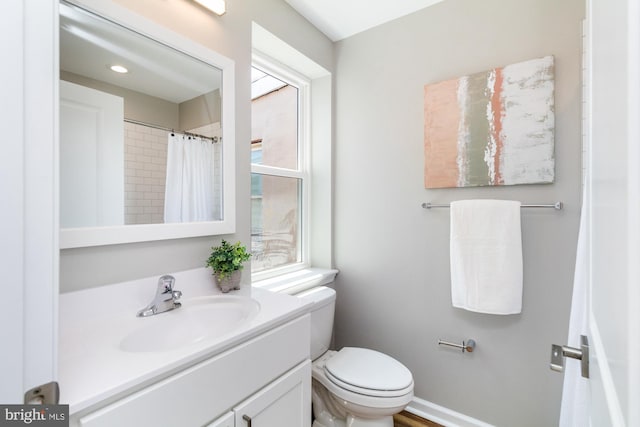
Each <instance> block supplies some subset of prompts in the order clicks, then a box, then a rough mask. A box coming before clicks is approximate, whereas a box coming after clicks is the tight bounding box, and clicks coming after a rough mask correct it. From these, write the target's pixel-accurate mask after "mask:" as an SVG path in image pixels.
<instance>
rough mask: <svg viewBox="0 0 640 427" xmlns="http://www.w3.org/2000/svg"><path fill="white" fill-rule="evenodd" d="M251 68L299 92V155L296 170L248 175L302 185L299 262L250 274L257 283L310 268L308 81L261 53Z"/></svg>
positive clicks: (263, 169)
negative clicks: (274, 177)
mask: <svg viewBox="0 0 640 427" xmlns="http://www.w3.org/2000/svg"><path fill="white" fill-rule="evenodd" d="M251 59H252V60H251V66H252V67H253V68H257V69H259V70H260V71H263V72H265V73H267V74H270V75H272V76H273V77H276V78H278V79H280V80H282V81H283V82H285V83H287V84H289V85H291V86H294V87H296V88H297V89H298V147H297V148H298V155H297V169H295V170H294V169H288V168H281V167H275V166H267V165H260V164H254V163H251V173H252V174H254V173H256V174H260V175H263V176H277V177H284V178H294V179H299V180H300V182H301V193H302V194H301V196H300V200H299V203H300V206H299V209H300V214H299V230H298V236H297V237H298V247H297V252H298V253H297V256H298V259H299V260H300V261H298V262H296V263H292V264H286V265H283V266H279V267H274V268H270V269H268V270H263V271H259V272H253V271H252V272H251V281H252V282H257V281H261V280H265V279H269V278H273V277H276V276H281V275H284V274H287V273H292V272H295V271H299V270H303V269H305V268H309V267H310V265H311V263H310V251H309V246H310V245H309V235H310V229H311V222H310V219H311V216H310V212H311V208H310V201H311V194H310V191H311V173H310V171H311V161H310V156H309V154H310V152H311V80H310V79H308V78H307V77H305V76H303V75H302V74H300V73H298V72H296V71H295V70H293V69H291V68H290V67H287V66H286V65H284V64H282V63H280V62H278V61H277V60H275V59H273V58H271V57H269V56H268V55H265V54H263V53H261V52H257V51H255V50H254V51H253V52H252V57H251Z"/></svg>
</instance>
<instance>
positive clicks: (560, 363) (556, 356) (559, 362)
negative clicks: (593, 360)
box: [550, 335, 589, 378]
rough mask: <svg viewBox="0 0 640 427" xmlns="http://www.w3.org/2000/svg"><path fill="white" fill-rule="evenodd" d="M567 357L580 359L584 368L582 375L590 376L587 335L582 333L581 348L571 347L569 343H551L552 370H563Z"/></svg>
mask: <svg viewBox="0 0 640 427" xmlns="http://www.w3.org/2000/svg"><path fill="white" fill-rule="evenodd" d="M565 357H571V358H572V359H577V360H579V361H580V366H581V368H582V369H581V371H582V376H583V377H584V378H589V340H588V339H587V337H586V336H585V335H580V348H575V347H569V346H567V345H557V344H552V345H551V364H550V367H551V369H552V370H554V371H557V372H563V371H564V358H565Z"/></svg>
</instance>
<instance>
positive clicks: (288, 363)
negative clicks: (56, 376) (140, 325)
mask: <svg viewBox="0 0 640 427" xmlns="http://www.w3.org/2000/svg"><path fill="white" fill-rule="evenodd" d="M309 328H310V326H309V314H305V315H303V316H300V317H297V318H295V319H293V320H290V321H289V322H287V323H285V324H283V325H281V326H278V327H274V328H272V329H269V330H267V331H265V332H263V333H261V334H259V335H257V336H254V337H253V338H251V339H248V340H246V341H244V342H240V343H238V344H237V345H235V346H233V347H231V348H229V349H227V350H225V351H222V352H220V353H217V354H215V355H212V356H211V357H210V358H208V359H205V360H203V361H200V362H199V363H196V364H195V365H191V366H189V367H185V368H184V369H182V370H179V369H178V370H174V371H173V373H172V374H170V375H169V376H167V377H165V378H163V379H159V380H157V381H155V382H152V383H151V384H148V385H146V386H142V387H137V388H135V389H132V390H130V391H129V392H123V393H120V394H118V395H117V396H114V397H113V398H110V399H107V400H106V401H102V402H98V403H97V404H95V405H92V406H91V407H90V408H87V409H85V410H82V411H80V412H79V413H75V414H74V413H73V411H71V412H72V413H71V422H70V426H72V427H76V426H82V427H112V426H119V427H128V426H132V427H134V426H135V427H144V426H153V427H164V426H167V427H173V426H176V427H190V426H193V427H199V426H208V427H249V426H251V427H309V426H310V424H311V362H310V360H309V342H310V341H309V339H310V338H309V334H310V331H309ZM247 417H250V420H251V423H249V421H248V419H247Z"/></svg>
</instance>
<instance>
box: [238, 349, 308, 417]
mask: <svg viewBox="0 0 640 427" xmlns="http://www.w3.org/2000/svg"><path fill="white" fill-rule="evenodd" d="M234 412H235V418H236V427H309V426H310V425H311V361H309V360H307V361H306V362H303V363H301V364H300V365H298V366H297V367H295V368H294V369H292V370H290V371H289V372H287V373H286V374H284V375H283V376H281V377H280V378H278V379H276V380H275V381H274V382H272V383H271V384H269V385H268V386H266V387H264V388H263V389H262V390H260V391H259V392H257V393H255V394H254V395H253V396H251V397H250V398H248V399H247V400H245V401H244V402H242V403H241V404H240V405H238V406H236V407H235V408H234Z"/></svg>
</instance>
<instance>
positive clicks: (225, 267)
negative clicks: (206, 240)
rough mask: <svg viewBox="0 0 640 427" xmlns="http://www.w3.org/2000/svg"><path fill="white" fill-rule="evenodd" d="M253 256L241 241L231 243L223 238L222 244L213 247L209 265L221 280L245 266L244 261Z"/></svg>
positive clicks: (208, 261)
mask: <svg viewBox="0 0 640 427" xmlns="http://www.w3.org/2000/svg"><path fill="white" fill-rule="evenodd" d="M249 258H251V254H250V253H249V252H247V248H246V247H245V246H244V245H243V244H242V243H240V242H236V243H234V244H233V245H230V244H229V243H228V242H227V241H226V240H224V239H223V240H222V244H221V245H220V246H214V247H212V248H211V255H210V256H209V259H208V260H207V267H210V268H211V269H212V270H213V274H214V275H215V276H216V277H217V278H218V279H220V280H222V279H224V278H225V277H229V276H231V273H233V272H234V271H237V270H242V269H243V268H244V265H243V263H244V262H246V261H248V260H249Z"/></svg>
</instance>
